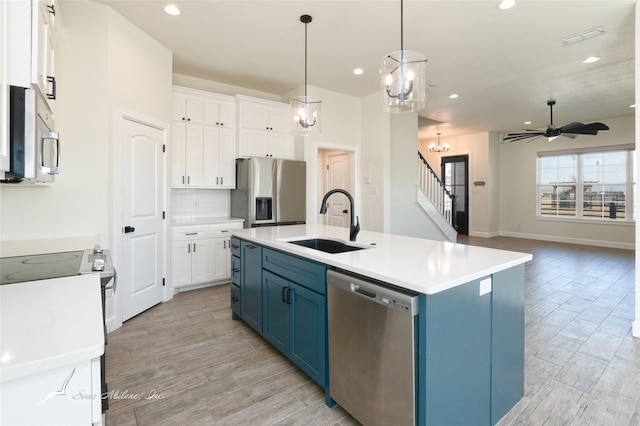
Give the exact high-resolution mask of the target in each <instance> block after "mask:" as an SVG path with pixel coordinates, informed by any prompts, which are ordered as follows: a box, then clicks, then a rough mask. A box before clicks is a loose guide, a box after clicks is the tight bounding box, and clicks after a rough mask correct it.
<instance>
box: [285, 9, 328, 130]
mask: <svg viewBox="0 0 640 426" xmlns="http://www.w3.org/2000/svg"><path fill="white" fill-rule="evenodd" d="M311 20H312V18H311V16H310V15H302V16H301V17H300V22H303V23H304V96H298V97H295V98H293V99H292V100H291V109H292V110H293V113H294V117H293V119H294V121H295V122H296V127H295V129H294V130H293V132H292V133H294V134H297V135H303V136H306V135H310V134H315V133H320V104H321V103H322V101H317V100H314V99H311V98H309V97H308V96H307V24H309V22H311Z"/></svg>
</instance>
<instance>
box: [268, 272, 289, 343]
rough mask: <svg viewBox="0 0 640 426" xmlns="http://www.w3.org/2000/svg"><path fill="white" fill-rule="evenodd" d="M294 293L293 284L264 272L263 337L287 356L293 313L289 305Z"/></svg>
mask: <svg viewBox="0 0 640 426" xmlns="http://www.w3.org/2000/svg"><path fill="white" fill-rule="evenodd" d="M292 293H293V290H292V283H290V282H289V281H287V280H285V279H284V278H281V277H279V276H277V275H274V274H272V273H270V272H269V271H263V281H262V294H263V303H262V309H263V312H264V323H263V327H262V330H263V333H264V334H263V336H264V338H265V339H267V340H268V341H269V342H271V344H272V345H273V346H275V347H276V348H278V349H279V350H280V351H281V352H283V353H284V354H285V355H288V352H289V330H290V327H291V320H290V317H291V313H290V312H289V311H290V310H289V305H288V303H291V302H292Z"/></svg>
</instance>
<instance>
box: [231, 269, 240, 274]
mask: <svg viewBox="0 0 640 426" xmlns="http://www.w3.org/2000/svg"><path fill="white" fill-rule="evenodd" d="M231 272H233V273H234V274H235V273H236V272H240V269H238V268H233V269H231Z"/></svg>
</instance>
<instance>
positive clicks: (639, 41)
mask: <svg viewBox="0 0 640 426" xmlns="http://www.w3.org/2000/svg"><path fill="white" fill-rule="evenodd" d="M635 54H636V82H635V83H636V102H637V101H638V99H640V77H639V75H638V70H640V7H638V2H637V1H636V52H635ZM635 125H636V131H635V137H636V164H640V113H638V108H637V107H636V114H635ZM635 199H636V203H637V202H638V200H640V193H639V192H638V187H637V185H636V193H635ZM636 205H637V204H636ZM635 237H636V241H638V240H640V230H639V229H638V227H637V226H636V232H635ZM638 271H640V253H638V249H637V247H636V320H635V321H634V323H633V335H634V336H636V337H640V279H639V278H638Z"/></svg>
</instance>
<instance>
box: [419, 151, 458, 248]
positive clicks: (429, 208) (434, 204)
mask: <svg viewBox="0 0 640 426" xmlns="http://www.w3.org/2000/svg"><path fill="white" fill-rule="evenodd" d="M418 173H419V174H418V188H417V194H416V200H417V202H418V204H420V205H421V206H422V208H423V209H424V211H425V212H426V213H427V214H428V215H429V216H430V217H431V219H432V220H433V221H434V223H435V224H436V225H437V226H438V227H439V228H440V230H441V231H442V233H443V234H444V235H445V236H446V237H447V238H448V239H449V241H452V242H456V241H457V240H458V232H457V231H456V230H455V228H454V227H453V211H454V207H455V198H454V197H453V196H452V195H451V193H450V192H449V191H448V190H447V188H446V187H445V185H444V183H443V182H442V181H441V180H440V178H438V176H437V175H436V173H435V172H434V171H433V169H432V168H431V166H429V163H427V160H425V158H424V157H423V156H422V154H420V152H419V151H418Z"/></svg>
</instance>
